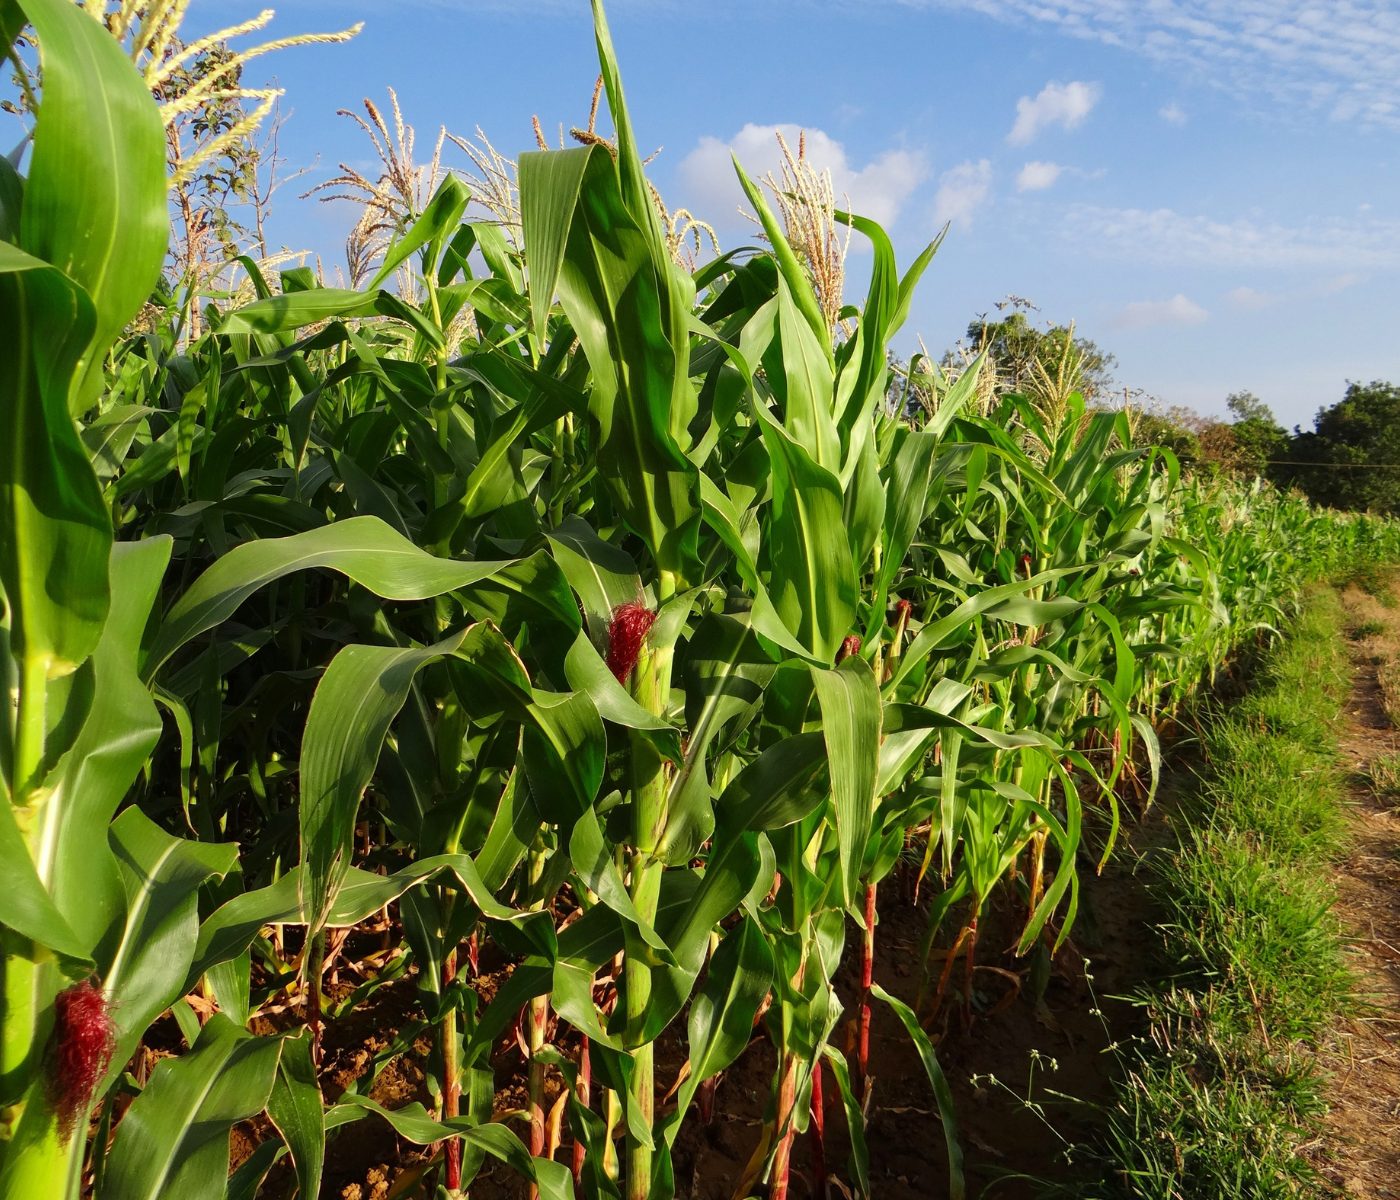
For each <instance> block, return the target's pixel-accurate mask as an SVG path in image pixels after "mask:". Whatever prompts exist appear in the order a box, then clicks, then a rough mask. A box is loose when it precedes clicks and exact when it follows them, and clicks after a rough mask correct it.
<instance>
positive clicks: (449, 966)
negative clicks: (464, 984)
mask: <svg viewBox="0 0 1400 1200" xmlns="http://www.w3.org/2000/svg"><path fill="white" fill-rule="evenodd" d="M456 977H457V952H456V951H455V950H454V951H452V953H451V954H449V955H448V956H447V957H446V958H445V959H444V960H443V963H442V990H443V994H444V995H445V994H446V993H447V990H448V988H449V987H451V986H452V981H453V980H454V979H455V978H456ZM447 1032H448V1036H449V1037H452V1038H455V1037H456V1027H455V1023H453V1024H452V1025H451V1027H450V1028H449V1029H448V1031H447ZM442 1057H443V1068H444V1069H443V1081H442V1115H443V1119H444V1120H451V1119H452V1118H453V1117H456V1116H460V1115H461V1113H460V1110H461V1094H462V1081H461V1078H460V1077H459V1075H458V1073H457V1047H456V1046H448V1045H444V1046H443V1047H442ZM442 1155H443V1183H445V1184H446V1185H447V1191H448V1193H449V1194H451V1193H453V1192H456V1191H460V1190H461V1187H462V1139H461V1138H455V1137H454V1138H448V1139H447V1142H446V1144H445V1145H444V1146H443V1148H442Z"/></svg>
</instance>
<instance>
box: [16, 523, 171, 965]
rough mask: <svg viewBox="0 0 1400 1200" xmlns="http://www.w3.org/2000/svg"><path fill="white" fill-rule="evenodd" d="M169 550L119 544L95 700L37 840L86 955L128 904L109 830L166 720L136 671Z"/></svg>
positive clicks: (55, 779) (49, 781) (61, 766)
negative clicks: (47, 849) (48, 852)
mask: <svg viewBox="0 0 1400 1200" xmlns="http://www.w3.org/2000/svg"><path fill="white" fill-rule="evenodd" d="M170 550H171V542H170V539H169V538H165V537H158V538H151V539H149V540H147V541H142V542H118V543H116V544H115V545H113V547H112V552H111V566H110V579H111V594H112V608H111V613H110V616H109V618H108V620H107V622H106V624H105V625H104V626H103V629H102V636H101V639H100V640H99V641H98V643H97V647H96V649H95V650H94V652H93V656H92V668H93V700H92V706H91V707H90V708H89V709H88V711H87V714H86V716H85V717H84V719H83V723H82V725H81V727H80V728H79V730H78V734H77V738H76V739H75V741H74V743H73V745H72V747H71V748H70V749H69V750H68V751H67V753H66V754H65V755H64V756H63V757H62V758H61V759H60V760H59V761H58V763H57V764H56V765H55V767H54V769H53V770H52V771H51V772H50V773H49V775H48V776H47V778H46V779H45V781H44V786H45V789H46V791H47V799H46V800H45V803H44V805H43V807H42V809H41V811H40V814H39V822H40V834H39V842H40V843H41V844H43V845H46V846H49V847H51V856H50V857H49V858H48V860H47V861H46V863H45V866H46V869H47V874H48V887H49V890H50V892H51V894H52V896H53V898H54V902H55V903H56V904H57V905H58V907H59V908H60V910H61V911H62V912H63V913H64V914H65V916H66V917H67V919H68V920H69V922H70V923H71V924H72V927H73V928H74V929H75V930H78V931H79V932H80V933H81V935H82V937H83V940H84V941H85V942H86V944H87V946H88V950H87V953H88V954H89V955H90V954H92V953H93V951H94V949H95V948H96V947H97V945H98V943H99V942H100V941H101V940H102V938H103V937H104V935H107V934H108V933H109V931H110V930H112V929H113V927H114V926H115V925H117V924H118V923H120V922H121V920H122V911H123V908H124V897H123V890H122V884H121V881H120V878H119V875H118V870H117V861H116V859H114V858H113V855H112V848H111V846H110V845H109V844H108V835H107V827H108V824H109V823H110V822H111V820H112V814H113V813H114V812H116V810H117V806H118V805H119V804H120V803H121V801H122V798H123V797H124V796H125V795H126V793H127V790H128V789H129V788H130V787H131V785H132V783H134V782H135V780H136V777H137V775H138V774H139V772H140V771H141V768H142V767H143V766H144V765H145V763H146V760H147V758H148V756H149V755H150V753H151V751H152V750H153V749H154V747H155V745H156V742H157V740H158V739H159V737H160V731H161V721H160V716H159V714H158V713H157V712H156V707H155V705H154V704H153V703H152V702H151V697H150V694H149V693H148V692H147V690H146V688H145V686H144V685H143V684H142V683H141V679H140V676H139V675H138V673H137V667H138V664H139V662H140V651H141V635H142V633H143V631H144V630H145V628H146V622H147V619H148V618H149V616H150V613H151V610H152V608H153V607H154V606H155V603H156V598H157V596H158V594H159V589H160V584H161V580H162V578H163V576H164V574H165V568H166V564H167V563H168V561H169V559H170Z"/></svg>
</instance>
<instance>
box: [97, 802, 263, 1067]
mask: <svg viewBox="0 0 1400 1200" xmlns="http://www.w3.org/2000/svg"><path fill="white" fill-rule="evenodd" d="M111 841H112V853H113V854H114V855H115V856H116V859H117V862H118V864H119V865H120V870H121V883H122V888H123V890H124V892H125V894H126V914H125V918H124V920H123V921H122V922H121V924H120V925H119V926H118V927H117V929H116V934H117V937H116V940H115V942H114V944H113V945H112V946H111V947H110V949H108V948H107V947H104V951H105V952H104V954H103V955H102V956H101V959H100V961H99V970H100V972H101V975H102V980H103V987H104V989H105V990H106V992H107V995H108V997H109V999H110V1001H111V1005H112V1018H113V1020H114V1021H115V1022H116V1026H117V1041H116V1049H115V1050H114V1052H113V1054H112V1061H111V1065H110V1066H109V1067H108V1071H107V1082H108V1083H109V1084H110V1083H111V1081H112V1080H114V1079H115V1078H116V1077H117V1076H118V1075H119V1074H120V1073H121V1071H122V1069H123V1068H124V1067H125V1065H126V1062H127V1060H128V1059H129V1058H130V1057H131V1055H132V1054H133V1053H134V1052H135V1050H136V1046H137V1044H138V1043H139V1042H140V1040H141V1038H142V1037H143V1036H145V1033H146V1030H147V1028H148V1027H149V1026H150V1024H151V1022H152V1021H154V1020H155V1019H156V1017H158V1016H159V1015H160V1014H161V1013H162V1012H164V1011H165V1010H166V1009H167V1008H169V1007H170V1005H171V1004H173V1003H174V1002H175V1001H176V1000H177V999H179V997H180V996H181V995H182V994H183V992H182V990H181V989H182V988H183V986H184V983H185V980H186V976H187V975H188V974H189V970H190V965H191V963H192V962H193V960H194V952H195V946H196V944H197V941H198V938H199V889H200V886H201V885H202V884H204V883H205V882H206V881H208V880H210V879H222V878H223V877H224V876H225V875H227V874H228V873H229V872H230V871H231V870H233V868H234V866H235V865H236V864H237V861H238V849H237V847H236V846H234V845H232V844H229V843H222V844H217V843H216V844H211V843H206V842H196V841H193V840H191V839H189V838H179V837H173V836H172V835H170V834H168V833H166V832H165V831H164V830H163V829H161V828H160V827H159V826H158V825H156V824H155V823H154V822H153V821H152V820H151V819H150V818H149V817H147V816H145V815H144V814H143V813H142V812H141V811H140V809H137V808H128V809H126V810H125V811H124V812H123V813H122V814H121V816H119V817H118V818H117V819H116V820H115V821H114V822H112V828H111Z"/></svg>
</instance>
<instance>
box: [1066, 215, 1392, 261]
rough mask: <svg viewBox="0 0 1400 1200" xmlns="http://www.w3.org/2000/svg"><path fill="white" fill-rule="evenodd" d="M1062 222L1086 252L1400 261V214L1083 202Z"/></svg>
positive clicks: (1143, 257) (1160, 257) (1140, 257)
mask: <svg viewBox="0 0 1400 1200" xmlns="http://www.w3.org/2000/svg"><path fill="white" fill-rule="evenodd" d="M1058 228H1059V229H1060V231H1061V232H1062V234H1063V236H1065V237H1066V238H1068V239H1069V240H1070V241H1072V242H1074V243H1076V244H1080V245H1082V246H1083V247H1084V249H1085V250H1086V251H1087V252H1091V253H1096V254H1101V255H1106V256H1108V257H1111V258H1116V259H1129V260H1136V261H1142V262H1153V263H1164V264H1171V265H1179V264H1182V263H1191V264H1194V265H1198V266H1209V267H1251V268H1256V267H1262V268H1270V269H1273V268H1285V267H1312V268H1316V269H1319V270H1325V271H1332V272H1340V271H1367V270H1378V269H1384V268H1396V267H1400V221H1394V220H1377V219H1362V220H1357V219H1330V220H1316V221H1311V222H1308V223H1305V224H1302V225H1283V224H1281V223H1279V222H1276V221H1266V220H1260V219H1257V218H1240V219H1237V220H1233V221H1220V220H1216V219H1214V218H1212V217H1206V216H1200V215H1191V214H1187V213H1178V212H1175V211H1173V210H1172V209H1169V208H1157V209H1140V208H1099V207H1095V206H1092V205H1078V206H1076V207H1074V208H1072V209H1070V211H1069V212H1068V213H1067V214H1065V215H1064V217H1063V222H1062V224H1061V225H1060V226H1059V227H1058Z"/></svg>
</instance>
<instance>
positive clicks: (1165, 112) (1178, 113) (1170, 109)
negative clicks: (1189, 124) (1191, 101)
mask: <svg viewBox="0 0 1400 1200" xmlns="http://www.w3.org/2000/svg"><path fill="white" fill-rule="evenodd" d="M1157 115H1158V116H1159V117H1161V118H1162V120H1164V121H1165V122H1166V123H1167V124H1168V125H1185V124H1186V110H1185V109H1184V108H1182V107H1181V105H1179V104H1177V103H1176V101H1172V103H1170V104H1164V105H1162V107H1161V108H1159V109H1158V110H1157Z"/></svg>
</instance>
